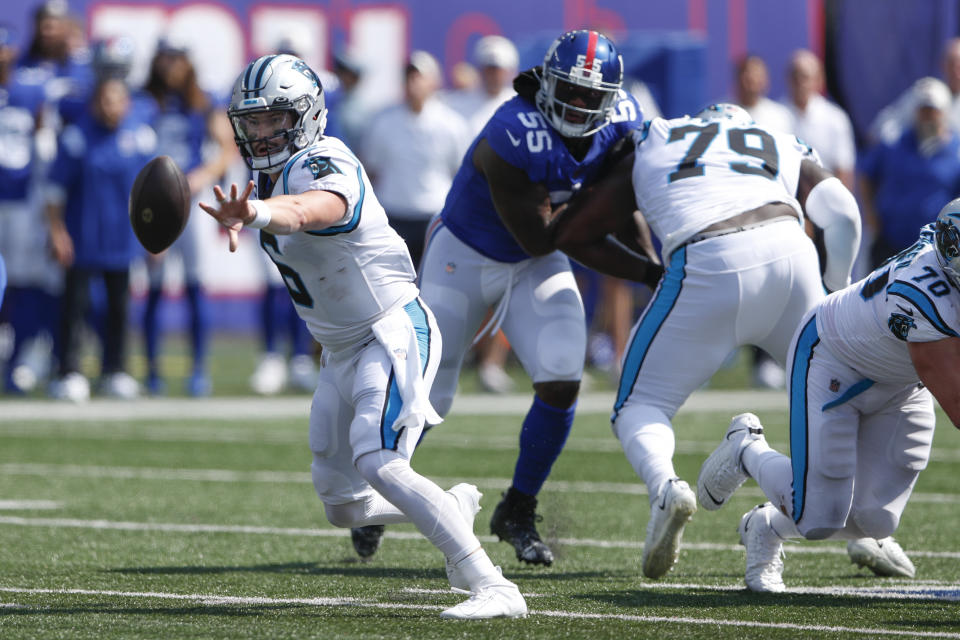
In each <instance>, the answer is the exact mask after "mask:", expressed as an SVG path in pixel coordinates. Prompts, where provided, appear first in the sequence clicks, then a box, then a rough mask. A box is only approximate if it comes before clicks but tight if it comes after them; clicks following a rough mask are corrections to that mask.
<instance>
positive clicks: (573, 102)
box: [536, 30, 623, 138]
mask: <svg viewBox="0 0 960 640" xmlns="http://www.w3.org/2000/svg"><path fill="white" fill-rule="evenodd" d="M622 83H623V60H622V59H621V58H620V54H619V53H617V48H616V47H615V46H614V44H613V42H611V41H610V39H609V38H607V37H606V36H604V35H603V34H601V33H598V32H596V31H587V30H580V31H568V32H567V33H565V34H563V35H562V36H560V37H559V38H557V39H556V40H555V41H554V42H553V44H552V45H550V49H549V50H548V51H547V55H546V57H544V59H543V70H542V74H541V76H540V90H539V91H537V96H536V104H537V110H539V111H540V113H542V114H543V116H544V117H545V118H546V119H547V121H548V122H549V123H550V124H551V125H552V126H553V128H554V129H556V130H557V131H558V132H559V133H560V135H563V136H566V137H568V138H582V137H584V136H589V135H592V134H594V133H596V132H597V131H599V130H600V129H602V128H603V127H605V126H607V125H608V124H610V112H611V110H612V109H613V106H614V104H615V103H616V101H617V94H618V92H619V91H620V85H621V84H622Z"/></svg>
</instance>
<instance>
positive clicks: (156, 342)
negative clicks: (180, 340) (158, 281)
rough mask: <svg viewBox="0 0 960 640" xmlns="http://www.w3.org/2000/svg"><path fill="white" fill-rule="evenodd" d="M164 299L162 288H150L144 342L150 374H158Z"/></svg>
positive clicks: (144, 324)
mask: <svg viewBox="0 0 960 640" xmlns="http://www.w3.org/2000/svg"><path fill="white" fill-rule="evenodd" d="M162 297H163V289H162V288H160V287H150V290H149V291H148V292H147V302H146V305H145V306H144V308H143V342H144V349H145V350H146V352H147V354H146V355H147V372H148V373H150V374H156V373H157V365H158V361H157V352H158V350H159V347H160V322H159V318H158V317H157V316H158V315H159V313H158V311H159V307H160V298H162Z"/></svg>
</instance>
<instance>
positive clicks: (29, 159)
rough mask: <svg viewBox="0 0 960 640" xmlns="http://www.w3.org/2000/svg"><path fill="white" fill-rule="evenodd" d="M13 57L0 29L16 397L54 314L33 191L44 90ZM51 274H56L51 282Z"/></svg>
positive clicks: (0, 232) (0, 127)
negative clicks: (33, 343) (26, 359)
mask: <svg viewBox="0 0 960 640" xmlns="http://www.w3.org/2000/svg"><path fill="white" fill-rule="evenodd" d="M16 56H17V50H16V48H15V46H14V44H13V34H12V32H11V31H10V29H8V28H7V27H5V26H0V132H2V134H3V151H2V153H0V254H3V255H4V256H6V260H7V262H8V265H7V268H8V269H7V270H5V273H7V271H8V272H9V276H8V277H9V283H10V290H9V291H8V294H7V304H6V306H0V325H7V326H8V328H9V329H8V332H7V334H6V335H8V336H9V337H8V340H9V342H8V344H7V349H8V351H7V353H5V354H4V355H3V356H0V359H6V360H7V362H6V367H5V370H4V387H5V389H6V391H7V392H12V393H22V392H24V391H28V390H30V389H32V388H33V387H34V386H35V385H36V383H37V377H38V375H39V373H38V372H37V371H35V369H37V368H42V365H41V364H37V365H36V366H28V365H27V364H25V363H22V362H21V361H20V360H21V358H20V356H21V353H22V350H23V347H24V345H25V344H27V343H28V341H30V340H33V339H34V338H36V336H37V335H39V334H40V333H45V334H46V335H47V337H46V342H45V344H46V345H47V346H46V348H45V349H43V350H42V351H43V352H45V354H49V344H50V338H52V335H53V333H54V332H55V331H56V325H55V324H53V323H54V322H55V319H56V313H53V314H50V316H45V315H44V314H43V313H42V310H44V309H50V308H51V306H55V305H56V298H55V297H54V295H53V292H52V291H49V290H48V289H47V288H46V287H44V286H43V285H44V284H45V277H44V275H45V274H48V272H49V271H50V268H49V267H51V266H52V265H50V261H49V258H48V257H47V256H48V254H49V251H48V249H47V243H46V232H45V229H46V227H45V226H44V224H43V221H42V218H41V217H40V216H39V215H38V213H39V210H38V208H37V206H36V197H35V196H36V191H35V188H34V187H35V185H34V175H35V171H36V168H37V167H36V151H35V137H36V132H37V129H38V127H39V125H40V115H41V111H42V109H43V104H44V85H43V83H42V82H37V81H35V80H32V79H31V78H30V77H29V76H28V75H24V74H20V73H18V72H17V69H16V67H15V61H16ZM45 267H47V268H45ZM55 275H56V271H54V280H55V279H56V278H55ZM6 279H7V278H6V277H5V281H6ZM44 330H46V331H45V332H44ZM10 338H12V339H10ZM18 368H19V371H18V372H17V375H16V376H15V375H14V372H15V370H17V369H18Z"/></svg>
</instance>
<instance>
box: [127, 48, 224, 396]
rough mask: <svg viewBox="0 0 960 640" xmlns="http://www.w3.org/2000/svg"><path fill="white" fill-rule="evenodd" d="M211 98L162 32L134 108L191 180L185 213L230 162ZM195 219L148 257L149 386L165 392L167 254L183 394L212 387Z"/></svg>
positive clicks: (162, 151) (184, 53)
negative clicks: (175, 279)
mask: <svg viewBox="0 0 960 640" xmlns="http://www.w3.org/2000/svg"><path fill="white" fill-rule="evenodd" d="M220 106H221V105H218V104H216V103H215V102H214V100H213V98H212V97H211V96H210V95H209V94H207V93H206V92H204V91H203V90H202V89H201V88H200V87H199V85H198V84H197V73H196V70H195V68H194V66H193V63H192V62H191V61H190V58H189V55H188V48H187V43H186V42H184V41H182V40H179V39H177V38H176V37H174V36H167V37H164V38H162V39H161V40H160V42H159V43H158V44H157V50H156V53H155V54H154V56H153V61H152V62H151V65H150V75H149V77H148V78H147V83H146V86H145V87H144V89H143V91H142V92H140V93H139V94H138V95H137V97H136V110H137V112H138V114H139V116H140V117H142V118H143V119H144V121H145V122H147V123H149V124H150V125H151V126H152V127H153V129H154V131H156V133H157V138H158V147H157V155H167V156H170V157H171V158H173V160H174V162H176V163H177V166H179V167H180V169H182V170H183V172H184V173H185V174H186V176H187V182H188V183H189V185H190V194H191V198H192V200H193V201H192V202H191V205H190V206H191V211H194V210H196V206H197V205H196V202H197V198H198V196H199V194H200V193H201V192H204V193H205V192H206V191H207V190H208V189H209V187H210V186H212V185H213V184H216V183H217V182H218V181H219V180H220V179H221V177H222V176H223V174H224V173H225V172H226V170H227V168H228V167H229V166H230V164H231V163H232V162H233V161H234V160H235V159H236V157H237V152H236V148H235V147H234V144H233V133H232V130H231V128H230V123H229V121H228V120H227V118H226V115H225V114H224V111H223V109H221V108H219V107H220ZM199 219H200V218H199V217H198V216H196V215H191V216H190V219H189V221H188V223H187V228H186V229H185V230H184V232H183V233H182V234H181V235H180V237H179V238H178V239H177V241H176V242H175V243H174V244H173V246H172V247H171V249H170V250H169V251H167V252H165V253H163V254H161V255H160V256H152V255H148V256H147V273H148V276H149V281H150V286H149V291H148V293H147V301H146V306H145V308H144V313H143V334H144V342H145V343H146V356H147V378H146V384H147V390H148V391H149V392H150V393H151V394H161V393H163V392H164V391H165V383H164V380H163V377H162V375H161V372H160V334H161V323H160V317H159V312H160V301H161V299H162V298H163V288H164V280H165V275H166V268H167V266H168V265H169V264H170V260H169V259H170V255H171V253H174V254H179V256H180V259H181V261H182V264H183V280H184V292H185V294H186V298H187V303H188V306H189V310H190V345H191V349H192V355H193V363H192V369H191V372H190V375H189V377H188V378H187V380H186V391H187V393H188V394H190V395H192V396H203V395H207V394H209V393H210V391H211V381H210V376H209V374H208V372H207V351H208V346H209V339H210V338H209V333H210V318H209V312H208V310H207V306H206V299H205V295H204V292H203V284H202V282H201V279H200V257H199V247H198V242H199V240H198V238H197V224H198V221H199Z"/></svg>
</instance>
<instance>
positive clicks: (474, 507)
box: [446, 482, 483, 593]
mask: <svg viewBox="0 0 960 640" xmlns="http://www.w3.org/2000/svg"><path fill="white" fill-rule="evenodd" d="M447 493H449V494H450V495H452V496H453V498H454V499H455V500H456V501H457V506H458V507H459V509H460V515H461V516H463V519H464V520H466V522H467V524H469V525H470V531H473V521H474V519H475V518H476V515H477V513H478V512H479V511H480V498H481V497H482V496H483V494H482V493H480V491H479V490H478V489H477V487H476V486H474V485H472V484H467V483H466V482H462V483H460V484H458V485H455V486H453V487H451V488H450V489H448V490H447ZM446 568H447V579H448V580H449V581H450V586H451V587H453V588H454V589H455V590H458V591H465V592H467V593H469V592H470V585H469V584H468V583H467V579H466V578H465V577H464V575H463V573H462V572H461V571H460V570H459V569H457V567H456V565H454V564H453V563H451V562H450V560H449V559H447V560H446Z"/></svg>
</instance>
